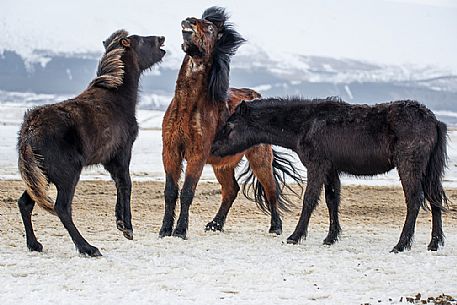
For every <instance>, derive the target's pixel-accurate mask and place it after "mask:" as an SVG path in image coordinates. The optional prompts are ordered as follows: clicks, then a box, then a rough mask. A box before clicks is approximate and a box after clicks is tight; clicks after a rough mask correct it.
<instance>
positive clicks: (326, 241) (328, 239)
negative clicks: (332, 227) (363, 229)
mask: <svg viewBox="0 0 457 305" xmlns="http://www.w3.org/2000/svg"><path fill="white" fill-rule="evenodd" d="M337 240H338V238H336V237H326V238H325V239H324V243H323V244H324V245H326V246H331V245H333V244H334V243H335V242H336V241H337Z"/></svg>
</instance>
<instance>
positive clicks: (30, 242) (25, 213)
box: [18, 192, 43, 252]
mask: <svg viewBox="0 0 457 305" xmlns="http://www.w3.org/2000/svg"><path fill="white" fill-rule="evenodd" d="M18 205H19V210H20V212H21V216H22V222H23V223H24V227H25V237H26V239H27V248H29V250H30V251H38V252H41V251H43V246H42V245H41V244H40V243H39V242H38V240H37V238H36V236H35V233H34V232H33V226H32V210H33V207H34V206H35V201H33V199H32V198H30V196H29V194H28V193H27V192H24V193H23V194H22V196H21V198H19V200H18Z"/></svg>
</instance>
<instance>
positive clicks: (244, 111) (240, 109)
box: [238, 100, 249, 115]
mask: <svg viewBox="0 0 457 305" xmlns="http://www.w3.org/2000/svg"><path fill="white" fill-rule="evenodd" d="M248 111H249V109H248V105H247V104H246V101H245V100H243V101H242V102H241V103H240V106H238V113H239V114H241V115H246V114H248Z"/></svg>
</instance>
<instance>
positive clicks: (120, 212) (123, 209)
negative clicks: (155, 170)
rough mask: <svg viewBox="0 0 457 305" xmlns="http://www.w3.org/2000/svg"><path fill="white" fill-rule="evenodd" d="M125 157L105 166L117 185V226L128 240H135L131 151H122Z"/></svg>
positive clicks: (119, 157) (113, 160)
mask: <svg viewBox="0 0 457 305" xmlns="http://www.w3.org/2000/svg"><path fill="white" fill-rule="evenodd" d="M122 151H123V152H124V155H119V156H116V157H115V158H113V159H112V160H110V162H109V163H107V164H105V165H104V166H105V168H106V170H107V171H108V172H109V173H110V174H111V177H112V178H113V180H114V182H115V183H116V190H117V199H116V225H117V228H118V229H119V230H121V231H122V232H123V234H124V237H125V238H127V239H130V240H131V239H133V227H132V213H131V208H130V197H131V193H132V181H131V179H130V173H129V164H130V156H131V153H130V151H131V150H130V149H125V150H122Z"/></svg>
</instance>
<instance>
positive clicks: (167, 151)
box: [159, 142, 182, 237]
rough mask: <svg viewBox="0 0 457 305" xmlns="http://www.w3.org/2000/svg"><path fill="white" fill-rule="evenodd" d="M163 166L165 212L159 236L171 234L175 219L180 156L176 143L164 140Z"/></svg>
mask: <svg viewBox="0 0 457 305" xmlns="http://www.w3.org/2000/svg"><path fill="white" fill-rule="evenodd" d="M162 160H163V166H164V168H165V212H164V215H163V220H162V227H161V228H160V232H159V237H165V236H171V233H172V231H173V223H174V221H175V208H176V200H177V199H178V191H179V187H178V182H179V178H180V176H181V168H182V157H181V153H180V151H179V149H178V147H177V146H176V145H167V143H165V142H164V147H163V151H162Z"/></svg>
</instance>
